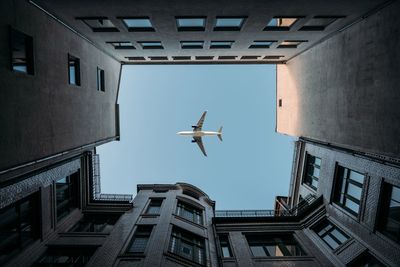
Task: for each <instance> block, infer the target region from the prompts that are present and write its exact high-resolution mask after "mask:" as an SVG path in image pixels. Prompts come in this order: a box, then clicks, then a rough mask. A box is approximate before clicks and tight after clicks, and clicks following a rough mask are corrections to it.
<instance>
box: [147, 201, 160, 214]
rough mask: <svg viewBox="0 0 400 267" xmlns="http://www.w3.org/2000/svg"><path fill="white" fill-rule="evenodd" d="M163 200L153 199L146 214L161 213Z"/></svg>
mask: <svg viewBox="0 0 400 267" xmlns="http://www.w3.org/2000/svg"><path fill="white" fill-rule="evenodd" d="M162 202H163V200H162V199H155V198H154V199H151V200H150V204H149V206H148V207H147V210H146V214H160V210H161V205H162Z"/></svg>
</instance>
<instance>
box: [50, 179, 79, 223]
mask: <svg viewBox="0 0 400 267" xmlns="http://www.w3.org/2000/svg"><path fill="white" fill-rule="evenodd" d="M78 183H79V171H78V172H76V173H74V174H71V175H69V176H67V177H64V178H61V179H59V180H57V181H56V186H55V188H56V206H57V221H60V219H62V218H64V217H65V216H67V215H68V214H69V213H70V212H71V211H72V210H73V209H75V208H77V207H78V204H79V203H78V202H79V195H78V194H79V184H78Z"/></svg>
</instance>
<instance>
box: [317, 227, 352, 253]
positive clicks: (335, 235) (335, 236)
mask: <svg viewBox="0 0 400 267" xmlns="http://www.w3.org/2000/svg"><path fill="white" fill-rule="evenodd" d="M314 231H315V232H316V233H317V235H318V236H319V237H320V238H321V239H322V240H323V241H324V242H325V243H326V244H327V245H328V246H329V247H330V248H331V249H336V248H338V247H339V246H340V245H341V244H343V243H344V242H346V241H347V240H348V239H349V238H350V237H349V236H348V235H346V234H345V233H344V232H343V231H342V230H340V229H339V228H338V227H337V226H336V225H334V224H333V223H331V222H330V221H328V220H324V221H323V222H322V223H320V224H319V225H318V226H317V227H315V229H314Z"/></svg>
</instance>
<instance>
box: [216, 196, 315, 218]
mask: <svg viewBox="0 0 400 267" xmlns="http://www.w3.org/2000/svg"><path fill="white" fill-rule="evenodd" d="M316 199H317V197H316V196H315V195H312V194H310V195H308V196H307V197H306V198H304V199H302V200H301V201H300V202H299V203H298V204H297V206H295V207H293V208H292V209H288V210H280V211H276V210H217V211H215V217H224V218H234V217H236V218H237V217H240V218H243V217H248V218H249V217H287V216H297V215H298V214H300V213H301V212H302V211H304V210H305V209H306V208H307V207H309V206H310V205H311V203H313V202H314V201H315V200H316Z"/></svg>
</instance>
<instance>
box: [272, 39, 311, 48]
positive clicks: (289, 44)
mask: <svg viewBox="0 0 400 267" xmlns="http://www.w3.org/2000/svg"><path fill="white" fill-rule="evenodd" d="M305 42H307V41H305V40H286V41H283V42H281V43H280V44H279V45H278V48H297V47H298V46H299V45H300V44H302V43H305Z"/></svg>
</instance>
